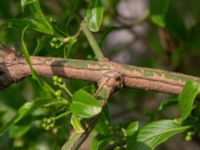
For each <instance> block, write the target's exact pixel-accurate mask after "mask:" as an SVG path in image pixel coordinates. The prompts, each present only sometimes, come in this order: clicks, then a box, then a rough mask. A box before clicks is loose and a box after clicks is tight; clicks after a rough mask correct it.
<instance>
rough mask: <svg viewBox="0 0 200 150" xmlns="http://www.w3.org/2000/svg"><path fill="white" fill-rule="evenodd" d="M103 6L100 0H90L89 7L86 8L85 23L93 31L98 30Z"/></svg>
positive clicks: (101, 19)
mask: <svg viewBox="0 0 200 150" xmlns="http://www.w3.org/2000/svg"><path fill="white" fill-rule="evenodd" d="M103 12H104V8H103V6H102V2H101V0H90V4H89V8H88V9H87V21H88V22H87V25H88V28H89V29H90V30H91V31H93V32H97V31H99V28H100V26H101V24H102V21H103Z"/></svg>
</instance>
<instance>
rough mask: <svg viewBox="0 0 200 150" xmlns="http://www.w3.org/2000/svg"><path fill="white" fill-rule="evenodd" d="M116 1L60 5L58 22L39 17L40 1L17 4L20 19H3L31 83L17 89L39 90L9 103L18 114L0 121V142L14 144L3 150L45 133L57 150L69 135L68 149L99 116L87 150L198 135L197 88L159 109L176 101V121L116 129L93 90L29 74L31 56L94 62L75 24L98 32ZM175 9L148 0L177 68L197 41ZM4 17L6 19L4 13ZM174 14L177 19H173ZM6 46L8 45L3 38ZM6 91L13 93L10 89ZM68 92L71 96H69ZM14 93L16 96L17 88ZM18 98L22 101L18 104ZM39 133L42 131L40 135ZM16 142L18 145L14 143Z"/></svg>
mask: <svg viewBox="0 0 200 150" xmlns="http://www.w3.org/2000/svg"><path fill="white" fill-rule="evenodd" d="M73 2H74V3H73ZM117 2H118V1H117V0H112V1H110V2H107V1H106V0H90V1H89V3H87V2H84V1H80V0H76V1H69V2H67V3H64V2H63V1H60V3H61V5H63V4H66V5H65V7H68V9H67V11H64V10H65V9H66V8H65V7H64V8H63V10H61V11H62V15H61V14H59V13H58V12H56V13H58V16H59V17H58V18H60V19H58V18H56V17H55V18H54V16H53V15H54V14H53V13H52V14H51V13H49V14H51V16H47V15H44V13H43V11H42V6H43V7H44V8H45V5H40V4H42V2H41V3H40V2H39V1H38V0H21V8H22V11H23V14H24V15H22V14H21V13H19V14H20V15H19V16H17V17H16V18H15V19H9V20H7V21H6V22H5V23H4V24H3V25H2V27H4V29H5V27H6V29H5V30H8V29H7V28H9V30H10V29H12V30H15V31H21V40H20V43H21V44H20V45H21V48H20V50H21V53H22V54H23V56H24V57H25V58H26V61H27V62H28V64H29V67H30V68H31V71H32V79H33V80H31V81H30V80H28V81H25V82H24V83H22V85H21V86H24V88H26V87H27V85H29V84H30V83H31V85H32V86H33V87H35V88H34V89H35V90H36V89H39V90H38V91H37V93H35V95H36V97H37V98H36V99H33V100H31V101H28V102H27V101H26V100H24V98H22V97H20V96H16V97H17V98H16V99H14V100H13V98H12V99H11V100H12V101H16V102H15V103H17V102H18V105H17V106H15V109H16V111H17V113H16V115H15V116H14V117H13V118H12V119H11V120H10V121H7V122H2V128H1V129H0V133H1V135H2V136H3V138H2V139H6V140H7V141H9V140H10V139H11V140H12V139H14V140H13V143H14V144H13V147H3V148H4V149H6V148H7V149H9V148H10V149H11V148H16V147H21V148H22V147H24V148H26V149H28V148H30V147H31V146H30V145H32V143H33V141H35V137H34V136H35V134H33V131H34V132H35V133H38V135H40V137H39V138H38V139H41V137H48V138H49V136H42V134H44V135H45V133H46V131H48V133H49V134H51V135H52V136H51V138H50V140H49V141H50V142H49V143H51V142H52V141H54V147H53V149H59V148H60V147H61V145H63V143H64V142H65V141H66V137H67V135H68V137H69V138H68V139H67V142H66V143H65V144H64V148H68V149H70V148H71V147H72V146H73V144H74V142H75V141H76V140H77V138H76V137H79V135H80V134H83V133H84V132H85V128H86V126H87V122H88V120H90V119H91V118H92V117H94V116H97V115H99V116H98V117H99V120H98V122H97V124H96V125H95V127H94V129H93V130H92V132H93V133H94V136H93V137H90V138H92V144H91V149H94V150H97V149H109V148H110V149H123V148H126V149H134V150H144V149H145V150H146V149H147V150H151V149H155V148H156V147H157V146H158V145H159V144H161V143H162V142H164V141H166V140H167V139H168V138H170V137H172V136H174V135H176V134H178V133H181V132H184V131H188V132H187V133H186V137H185V138H186V140H191V138H192V136H194V135H195V134H197V135H198V134H200V129H199V128H198V127H197V126H196V124H198V123H199V122H200V119H199V118H200V116H199V106H198V104H196V103H195V102H194V100H195V97H196V96H197V94H198V93H199V91H200V85H199V83H196V82H192V81H188V82H187V83H186V85H185V87H184V89H183V92H182V93H181V94H180V95H179V97H178V98H177V99H176V102H175V103H174V101H173V103H172V102H171V101H168V102H166V103H165V104H162V106H161V107H160V110H159V111H161V110H164V109H166V108H167V107H169V106H171V105H174V104H177V102H178V103H179V104H178V105H179V109H180V114H181V118H179V119H166V120H158V121H150V122H149V123H146V124H144V123H142V122H141V123H139V122H138V121H129V123H122V124H119V125H115V124H113V123H112V118H110V113H109V111H108V109H107V108H105V109H103V108H102V107H101V103H100V101H98V100H97V99H96V98H95V97H94V96H93V95H94V91H95V87H94V85H89V86H88V83H85V82H84V83H80V82H79V83H78V84H77V83H76V84H73V85H70V82H65V81H64V80H63V79H62V78H61V77H57V76H54V77H53V78H52V80H51V81H49V80H46V79H43V78H42V77H40V76H38V75H37V73H36V72H35V71H34V69H33V67H32V65H31V60H30V53H31V54H32V55H43V56H58V57H64V58H70V57H77V58H79V57H81V58H84V57H86V58H90V57H88V56H92V57H95V56H93V55H94V54H93V53H92V52H91V49H90V47H89V44H88V43H87V42H83V41H86V40H85V38H84V36H82V34H81V33H80V24H81V22H82V21H86V23H87V27H88V28H89V30H90V31H89V32H98V31H99V30H100V27H101V25H102V22H103V15H104V9H105V8H104V7H103V4H109V5H110V6H112V8H113V7H115V5H116V3H117ZM3 3H5V4H4V5H2V6H6V5H9V3H10V1H3ZM175 4H176V3H175V2H174V1H172V0H162V1H161V0H149V9H150V19H151V20H152V22H153V23H154V24H155V25H157V26H159V27H161V28H163V29H165V30H167V31H168V32H170V33H171V34H172V36H173V37H174V38H175V39H176V40H178V42H179V44H180V45H181V46H180V47H177V50H176V51H175V53H173V56H172V60H173V62H172V63H173V64H174V65H175V66H177V65H178V64H179V62H180V61H181V60H180V58H181V55H183V53H182V51H185V48H186V47H187V48H188V47H189V48H193V47H195V46H198V45H197V44H198V43H199V42H198V37H197V36H194V34H193V32H194V30H196V28H197V27H195V26H194V27H192V28H191V29H190V31H187V28H186V26H185V24H184V20H183V18H182V17H181V15H180V14H179V12H177V10H176V7H175ZM0 7H1V5H0ZM81 9H82V10H86V14H85V15H83V14H79V13H77V10H81ZM45 11H47V12H48V11H50V10H48V9H45ZM47 12H46V13H47ZM5 15H6V14H5ZM7 15H8V16H9V14H7ZM81 15H83V16H84V17H82V16H81ZM174 15H176V16H175V17H174ZM22 16H23V17H22ZM111 16H112V15H111ZM56 19H57V20H56ZM25 34H26V35H27V34H28V36H27V38H25ZM105 34H107V33H105ZM103 36H105V35H103ZM190 37H193V38H194V39H195V40H194V41H193V42H192V43H191V42H189V41H188V40H189V39H190ZM12 38H14V40H13V41H18V40H19V39H17V37H12ZM78 38H79V39H78ZM25 39H26V42H27V41H32V42H33V43H34V42H35V40H34V39H37V40H36V43H34V44H30V43H31V42H30V43H28V44H29V45H28V44H27V43H25ZM77 41H78V42H77ZM5 42H8V41H6V39H5ZM82 43H83V44H82ZM151 43H152V45H153V46H154V47H155V49H158V51H159V52H160V53H163V51H162V50H160V47H159V46H158V45H155V44H154V43H153V41H151ZM27 45H28V46H29V47H28V46H27ZM35 45H36V46H35ZM27 47H28V48H27ZM79 47H81V48H82V49H86V48H88V50H89V51H83V52H79V53H81V54H78V53H76V50H77V49H79ZM28 49H29V50H28ZM67 84H68V85H70V88H71V90H69V89H68V88H67V87H68V86H67ZM19 86H20V85H19ZM73 86H74V87H73ZM79 86H80V87H79ZM38 87H39V88H38ZM12 88H13V87H12ZM18 88H19V87H18ZM80 88H81V89H80ZM19 89H20V88H19ZM8 90H10V91H9V92H12V91H11V89H8ZM70 91H74V92H73V94H72V93H71V92H70ZM13 92H16V93H18V94H19V93H20V91H19V90H18V91H17V90H16V88H15V89H14V90H13ZM16 95H17V94H16ZM19 99H21V103H20V100H19ZM194 103H195V104H194ZM2 114H4V112H2ZM2 116H3V115H2ZM2 118H3V117H2ZM1 120H3V119H1ZM41 129H45V131H44V130H41ZM72 129H74V134H71V136H69V133H70V131H71V130H72ZM7 131H8V133H7ZM6 135H8V137H9V139H7V138H6ZM32 135H34V136H32ZM54 136H56V139H57V140H56V141H55V139H53V138H54ZM30 137H31V138H30ZM42 139H45V138H42ZM17 140H19V141H21V142H22V143H20V142H19V143H20V144H19V143H17ZM7 141H6V142H7ZM23 142H24V143H23ZM50 145H52V144H50ZM34 146H35V147H31V148H32V149H34V148H36V147H37V142H35V143H34ZM64 148H63V149H64Z"/></svg>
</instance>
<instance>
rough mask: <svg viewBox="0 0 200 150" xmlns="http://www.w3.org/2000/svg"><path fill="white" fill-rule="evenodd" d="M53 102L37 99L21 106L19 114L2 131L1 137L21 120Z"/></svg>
mask: <svg viewBox="0 0 200 150" xmlns="http://www.w3.org/2000/svg"><path fill="white" fill-rule="evenodd" d="M51 101H53V99H51V98H39V99H35V100H32V101H30V102H27V103H25V104H24V105H23V106H21V107H20V108H19V109H18V112H17V114H16V115H15V117H14V118H12V120H11V121H10V122H8V123H7V124H5V125H4V126H3V127H2V128H1V129H0V135H2V134H3V133H5V132H6V131H7V130H8V129H9V128H10V127H11V126H13V125H14V124H16V123H18V122H19V121H20V120H22V119H23V118H24V117H25V116H27V115H28V114H30V113H32V112H33V111H34V110H36V109H37V108H40V107H42V106H44V105H45V104H47V103H49V102H51Z"/></svg>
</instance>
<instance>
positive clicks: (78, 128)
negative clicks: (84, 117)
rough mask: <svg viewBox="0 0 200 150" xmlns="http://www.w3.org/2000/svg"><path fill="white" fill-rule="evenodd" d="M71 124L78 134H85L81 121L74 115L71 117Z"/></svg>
mask: <svg viewBox="0 0 200 150" xmlns="http://www.w3.org/2000/svg"><path fill="white" fill-rule="evenodd" d="M71 124H72V126H73V127H74V129H75V131H76V132H77V133H83V132H84V131H85V130H84V129H83V127H82V125H81V122H80V120H79V119H78V117H77V116H75V115H72V117H71Z"/></svg>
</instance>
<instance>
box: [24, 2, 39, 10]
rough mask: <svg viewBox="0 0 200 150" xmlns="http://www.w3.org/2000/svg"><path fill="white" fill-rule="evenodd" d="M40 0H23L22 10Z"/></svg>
mask: <svg viewBox="0 0 200 150" xmlns="http://www.w3.org/2000/svg"><path fill="white" fill-rule="evenodd" d="M36 1H38V0H21V6H22V10H24V7H25V6H26V5H28V4H31V3H34V2H36Z"/></svg>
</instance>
